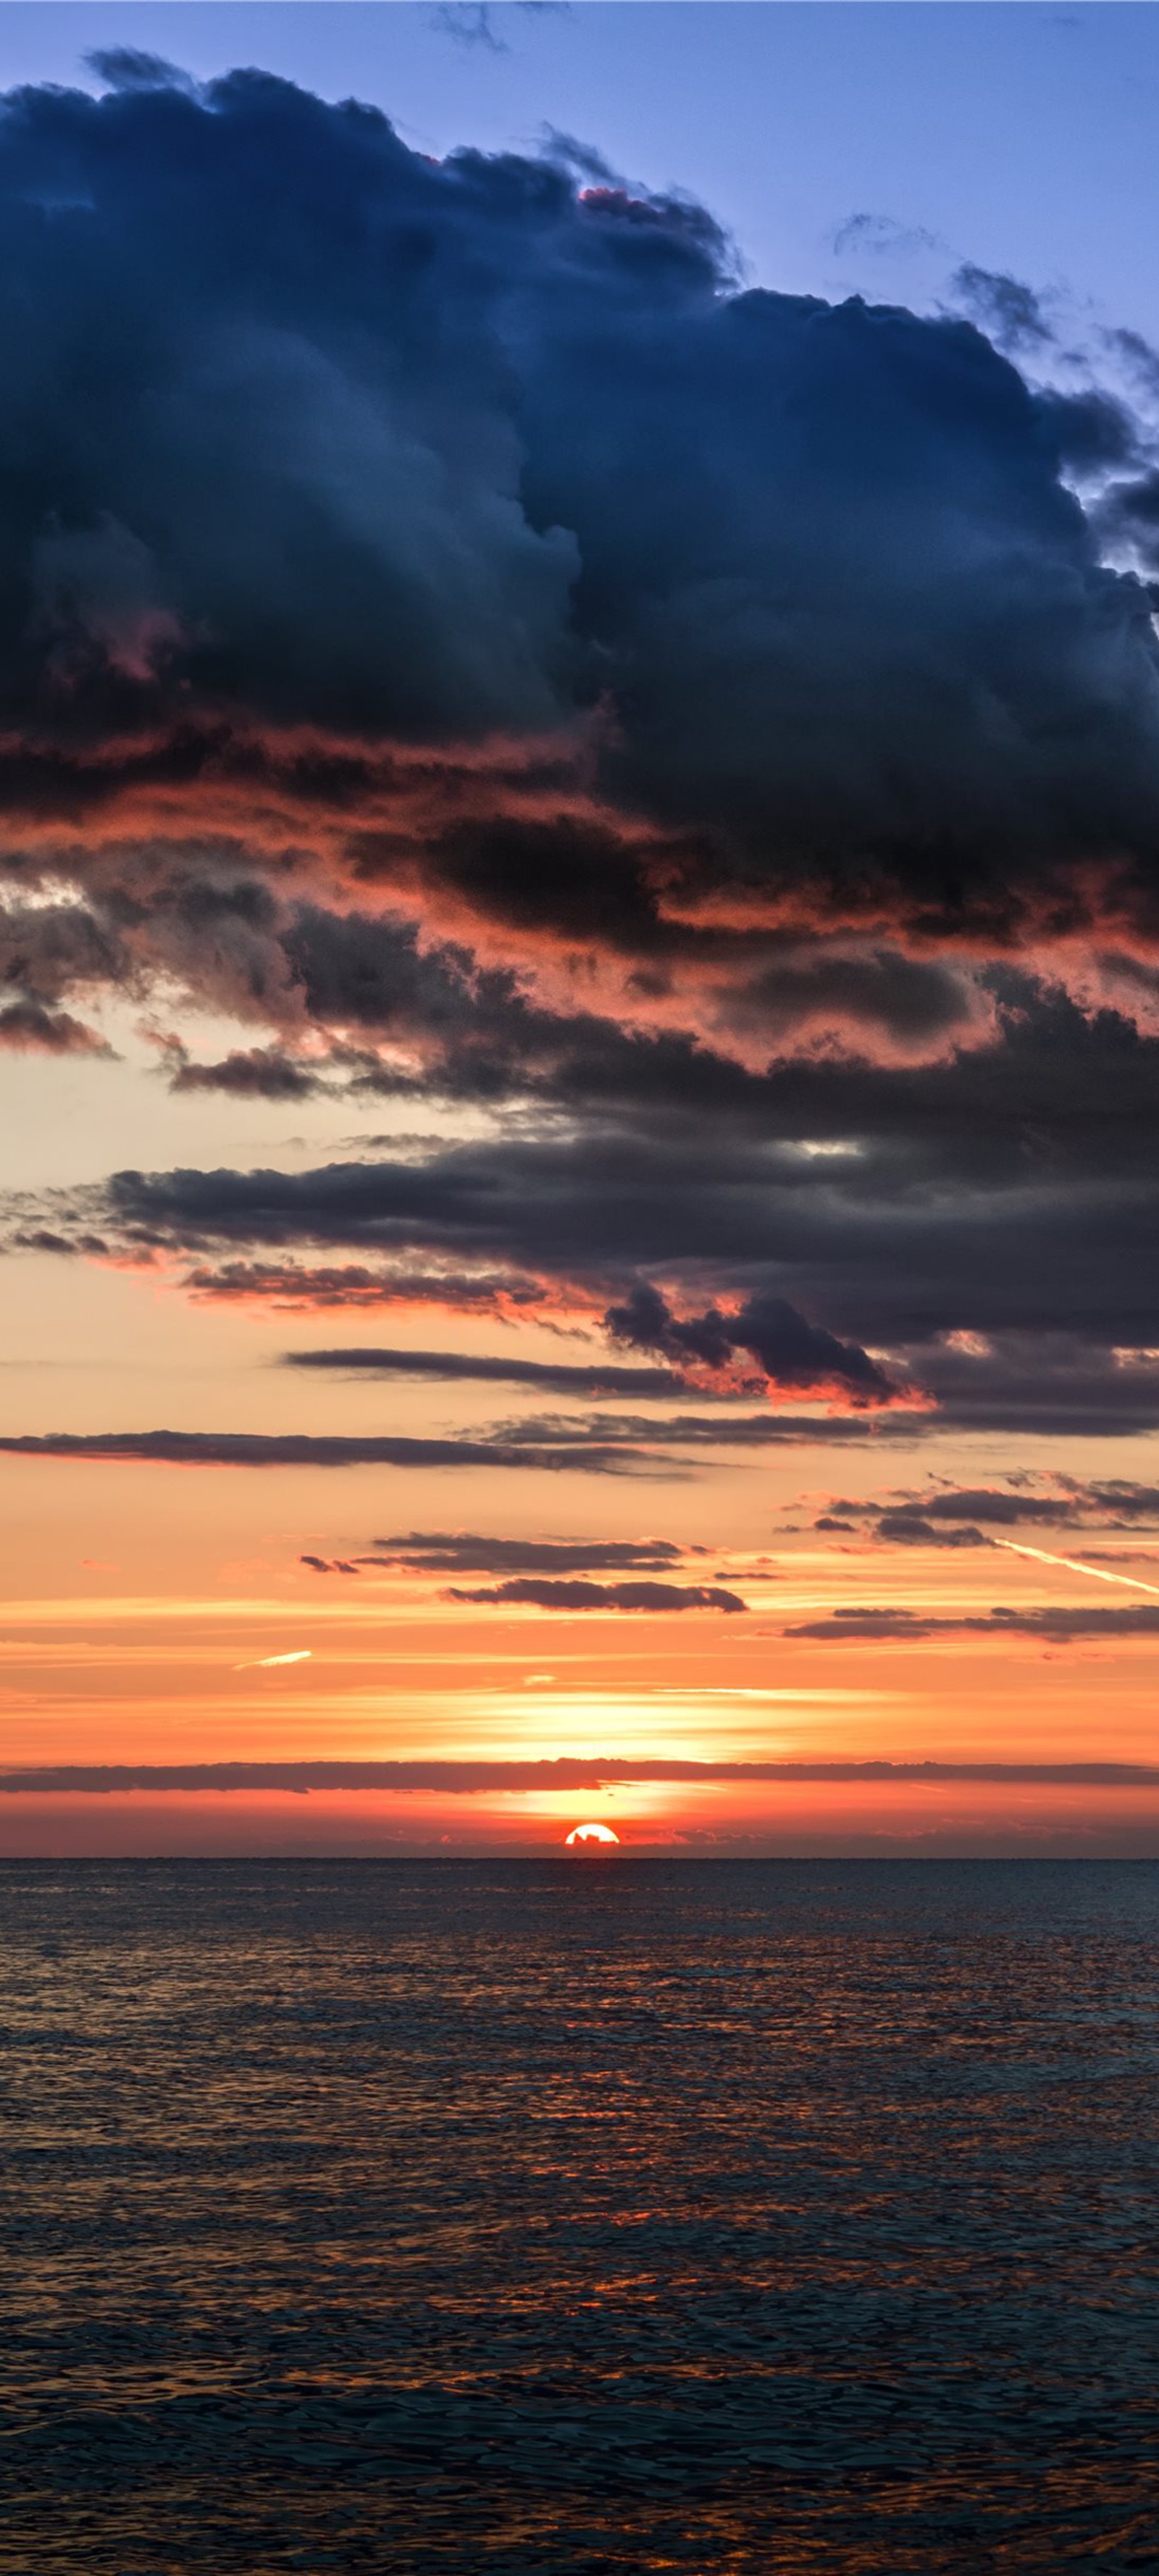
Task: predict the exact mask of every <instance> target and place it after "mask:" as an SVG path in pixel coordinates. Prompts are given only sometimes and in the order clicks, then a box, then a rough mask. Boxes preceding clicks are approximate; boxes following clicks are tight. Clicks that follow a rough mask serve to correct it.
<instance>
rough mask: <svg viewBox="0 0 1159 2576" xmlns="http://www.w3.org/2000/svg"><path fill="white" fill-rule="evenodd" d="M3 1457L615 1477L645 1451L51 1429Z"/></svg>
mask: <svg viewBox="0 0 1159 2576" xmlns="http://www.w3.org/2000/svg"><path fill="white" fill-rule="evenodd" d="M0 1454H5V1455H7V1456H10V1457H19V1458H60V1459H71V1460H75V1461H81V1462H84V1461H89V1462H91V1461H97V1460H101V1461H105V1462H110V1463H117V1462H128V1463H133V1464H137V1465H141V1466H170V1467H537V1468H545V1469H552V1468H568V1469H576V1470H578V1471H579V1472H580V1473H583V1472H585V1471H586V1472H589V1473H592V1474H596V1475H600V1474H604V1475H607V1474H615V1473H616V1471H617V1470H618V1469H619V1470H622V1469H624V1468H625V1467H628V1466H630V1465H631V1464H632V1462H633V1459H634V1458H635V1457H637V1456H639V1455H640V1454H641V1453H639V1452H638V1451H636V1450H635V1449H634V1447H633V1444H632V1443H631V1442H630V1441H628V1440H623V1441H614V1442H604V1443H600V1442H596V1441H592V1440H589V1439H587V1438H586V1436H585V1435H584V1434H583V1433H580V1434H579V1435H578V1436H577V1437H576V1438H575V1439H574V1440H573V1441H570V1442H569V1443H568V1444H567V1446H566V1447H558V1446H555V1445H553V1444H552V1442H551V1441H550V1440H538V1439H531V1440H529V1441H527V1442H526V1443H522V1444H521V1443H519V1442H517V1441H514V1440H502V1439H482V1440H421V1439H414V1440H412V1439H405V1438H401V1437H394V1436H391V1435H385V1436H383V1437H381V1438H362V1437H359V1436H356V1435H353V1434H352V1435H349V1436H348V1435H345V1434H342V1433H339V1432H317V1433H311V1432H290V1431H271V1432H260V1431H101V1432H97V1431H94V1432H74V1431H53V1432H44V1433H38V1434H28V1435H25V1436H22V1437H20V1438H13V1437H11V1436H6V1437H3V1438H0Z"/></svg>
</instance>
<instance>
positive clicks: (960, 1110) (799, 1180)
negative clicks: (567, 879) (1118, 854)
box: [10, 1005, 1159, 1433]
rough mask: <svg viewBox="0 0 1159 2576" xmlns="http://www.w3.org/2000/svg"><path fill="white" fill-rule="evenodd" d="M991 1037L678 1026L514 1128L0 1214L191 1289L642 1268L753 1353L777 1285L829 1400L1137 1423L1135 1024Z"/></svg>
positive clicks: (1048, 1015)
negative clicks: (932, 1038) (767, 1060)
mask: <svg viewBox="0 0 1159 2576" xmlns="http://www.w3.org/2000/svg"><path fill="white" fill-rule="evenodd" d="M1076 1023H1077V1027H1076ZM1019 1048H1021V1049H1022V1050H1023V1052H1022V1055H1021V1057H1019V1056H1018V1053H1017V1050H1018V1049H1019ZM1012 1050H1014V1062H1013V1065H1011V1064H1007V1066H1006V1068H1005V1081H1004V1079H1003V1076H1002V1074H1001V1072H1000V1070H999V1069H998V1068H997V1067H996V1065H995V1062H994V1060H993V1058H977V1057H971V1058H967V1059H963V1061H962V1063H961V1064H960V1065H959V1066H958V1067H956V1068H954V1069H953V1070H952V1071H950V1070H947V1071H946V1073H945V1075H944V1076H943V1075H942V1074H941V1073H939V1071H938V1070H937V1069H931V1068H926V1069H925V1071H924V1072H923V1074H922V1076H921V1079H920V1081H919V1080H918V1079H917V1077H915V1076H912V1075H911V1074H909V1073H908V1072H900V1073H898V1072H894V1073H892V1074H887V1073H885V1072H883V1071H878V1072H877V1073H874V1072H873V1071H872V1070H866V1071H865V1073H864V1074H863V1075H860V1076H859V1077H858V1079H857V1083H856V1086H855V1087H853V1088H851V1086H850V1083H849V1081H848V1079H847V1078H846V1077H843V1076H842V1073H841V1069H840V1068H837V1067H834V1066H829V1067H818V1066H813V1067H804V1066H797V1067H792V1068H788V1069H786V1073H785V1076H784V1079H783V1080H778V1081H775V1082H761V1083H752V1084H746V1083H745V1081H744V1079H743V1078H738V1079H734V1072H735V1069H731V1068H728V1067H718V1068H716V1071H715V1072H714V1070H713V1068H712V1067H711V1066H708V1067H707V1068H704V1067H701V1068H700V1069H698V1071H697V1072H696V1074H695V1078H692V1077H691V1076H690V1077H689V1079H688V1081H687V1083H686V1082H685V1080H684V1076H685V1073H686V1071H687V1064H686V1060H685V1059H684V1058H683V1057H682V1055H681V1053H680V1051H679V1050H674V1049H672V1048H670V1047H668V1046H666V1045H661V1046H658V1047H657V1048H656V1049H655V1051H654V1053H653V1050H652V1048H651V1047H650V1046H644V1047H642V1048H640V1049H637V1050H628V1058H629V1061H628V1063H627V1064H620V1063H617V1062H616V1060H615V1058H614V1057H613V1062H612V1066H611V1068H610V1073H611V1077H612V1081H611V1096H610V1098H609V1100H608V1102H607V1105H606V1107H601V1106H598V1105H597V1102H596V1098H595V1081H594V1076H592V1074H591V1067H590V1065H589V1077H590V1079H589V1089H588V1093H587V1102H588V1105H587V1109H586V1114H585V1115H584V1116H583V1117H582V1118H575V1117H573V1119H572V1120H571V1121H570V1122H568V1123H567V1124H561V1125H560V1126H559V1127H558V1128H555V1129H553V1127H552V1125H551V1122H550V1121H547V1122H546V1123H545V1125H544V1128H543V1131H542V1132H541V1133H536V1132H533V1131H531V1130H529V1129H528V1128H527V1127H526V1126H521V1125H520V1124H518V1123H514V1124H511V1125H509V1126H507V1127H505V1129H504V1130H503V1131H502V1132H499V1133H496V1134H491V1135H486V1136H483V1137H481V1138H478V1139H476V1140H474V1141H472V1142H471V1143H469V1144H457V1145H449V1146H447V1145H438V1144H435V1145H433V1146H432V1147H431V1148H430V1150H429V1152H428V1153H427V1154H426V1156H425V1157H424V1158H422V1159H416V1157H415V1156H414V1155H413V1154H409V1155H408V1156H407V1158H406V1159H405V1160H401V1159H399V1158H398V1157H397V1156H395V1157H394V1158H393V1159H390V1158H384V1159H382V1160H379V1161H372V1160H365V1161H359V1162H347V1163H345V1164H329V1165H325V1166H322V1167H321V1168H319V1169H317V1170H314V1171H305V1172H296V1173H286V1172H272V1171H267V1172H261V1171H259V1172H241V1171H229V1170H223V1171H217V1172H198V1171H191V1170H185V1171H183V1170H174V1171H169V1172H154V1173H140V1172H131V1171H130V1172H122V1173H118V1174H115V1175H114V1176H113V1177H112V1179H111V1180H110V1181H109V1182H108V1183H107V1184H106V1185H104V1186H103V1187H101V1188H100V1189H96V1190H91V1191H81V1192H79V1193H74V1194H73V1195H72V1196H71V1197H63V1198H62V1197H56V1196H53V1197H51V1198H49V1197H43V1198H41V1199H39V1200H37V1201H36V1202H35V1203H33V1202H32V1201H27V1202H22V1203H21V1204H20V1205H19V1206H15V1205H14V1206H13V1207H12V1208H11V1211H10V1215H11V1220H12V1223H13V1226H14V1229H15V1232H16V1234H17V1235H19V1236H22V1237H24V1238H27V1237H28V1236H29V1234H30V1233H32V1234H35V1233H37V1232H39V1233H41V1234H44V1233H48V1234H51V1235H54V1236H56V1237H58V1238H59V1239H60V1240H61V1241H62V1242H66V1241H68V1240H69V1239H70V1238H72V1237H73V1235H74V1234H83V1235H84V1236H86V1237H88V1238H90V1239H91V1238H92V1237H94V1236H99V1237H100V1238H101V1239H102V1240H105V1241H107V1242H110V1243H114V1242H115V1243H117V1244H118V1245H119V1247H120V1250H121V1252H122V1256H123V1257H134V1256H135V1257H141V1258H143V1257H147V1256H148V1255H149V1254H150V1253H157V1252H163V1253H166V1254H169V1255H172V1256H173V1257H174V1258H176V1259H179V1260H182V1261H185V1262H187V1263H189V1265H190V1274H191V1278H192V1281H193V1284H194V1285H195V1287H196V1288H197V1289H198V1291H199V1293H203V1294H205V1295H209V1296H213V1295H217V1296H230V1295H233V1296H239V1297H244V1296H254V1297H260V1296H262V1295H267V1296H269V1297H270V1298H277V1299H280V1300H282V1301H284V1302H285V1303H287V1304H291V1303H295V1302H299V1303H301V1304H303V1305H306V1304H309V1303H310V1302H311V1300H312V1296H316V1298H317V1301H318V1302H319V1303H326V1302H332V1303H334V1304H335V1305H336V1306H340V1305H342V1304H344V1303H349V1304H351V1305H353V1306H357V1305H359V1304H363V1303H372V1302H379V1301H380V1300H381V1302H387V1301H388V1300H389V1299H390V1298H391V1297H393V1296H396V1295H398V1294H400V1293H401V1294H403V1295H405V1294H406V1293H407V1288H408V1283H410V1284H412V1285H413V1288H414V1294H415V1296H416V1297H422V1296H424V1295H426V1296H429V1298H430V1299H431V1300H432V1301H435V1300H438V1299H440V1298H441V1299H442V1300H443V1302H446V1303H448V1304H452V1303H460V1304H461V1305H462V1306H463V1308H464V1310H468V1309H470V1308H474V1309H475V1310H477V1311H487V1310H488V1309H490V1310H491V1311H496V1312H501V1311H504V1307H505V1305H506V1307H507V1309H508V1311H511V1310H515V1309H521V1308H526V1309H527V1310H528V1311H534V1310H535V1307H536V1304H537V1302H538V1303H542V1302H543V1301H544V1300H545V1299H546V1300H549V1301H550V1299H551V1298H552V1297H555V1298H559V1299H563V1300H564V1301H565V1302H566V1298H567V1296H568V1295H569V1294H571V1293H572V1292H574V1293H575V1294H576V1295H578V1296H579V1299H580V1303H581V1305H582V1306H583V1307H584V1308H585V1310H586V1311H587V1312H588V1313H589V1314H592V1315H593V1317H594V1315H595V1314H597V1313H599V1312H600V1311H602V1310H606V1308H607V1306H608V1305H609V1304H611V1305H613V1306H614V1307H616V1308H617V1309H621V1310H624V1311H625V1312H626V1313H629V1314H631V1313H634V1312H635V1311H636V1310H635V1309H634V1308H633V1307H632V1305H631V1300H632V1299H633V1297H642V1298H644V1299H645V1302H648V1301H649V1300H650V1299H653V1298H654V1297H657V1296H658V1297H659V1300H660V1305H659V1307H658V1308H657V1307H656V1306H655V1305H652V1306H651V1307H650V1311H651V1312H652V1313H653V1315H654V1317H655V1319H656V1320H655V1322H654V1325H653V1327H650V1329H654V1330H655V1331H657V1332H663V1331H665V1330H667V1329H668V1327H667V1326H666V1325H665V1323H664V1317H665V1316H669V1317H674V1318H676V1319H679V1318H680V1317H681V1315H682V1314H683V1315H684V1316H685V1317H688V1318H691V1319H692V1321H693V1322H695V1320H696V1319H697V1318H702V1317H706V1316H707V1317H711V1316H712V1315H713V1314H715V1315H717V1316H719V1317H723V1318H724V1322H723V1324H722V1326H721V1327H720V1331H719V1332H718V1334H717V1338H716V1342H715V1345H714V1347H715V1348H716V1349H717V1352H718V1355H719V1348H720V1338H721V1334H723V1335H725V1336H727V1335H728V1334H729V1333H733V1332H735V1333H737V1337H738V1340H739V1328H738V1326H737V1324H736V1320H735V1319H736V1317H737V1316H738V1315H740V1314H741V1313H742V1312H743V1313H744V1314H745V1315H746V1316H747V1319H748V1321H747V1326H746V1328H745V1329H750V1340H749V1342H748V1344H747V1345H746V1350H747V1357H748V1358H751V1359H752V1360H753V1362H754V1365H761V1364H762V1363H761V1352H762V1351H763V1352H764V1357H765V1359H766V1360H767V1361H769V1362H771V1363H772V1365H773V1366H774V1367H776V1368H777V1370H778V1372H779V1371H780V1370H781V1369H782V1368H784V1367H786V1366H789V1367H790V1368H792V1369H793V1370H796V1369H797V1368H798V1367H799V1366H800V1363H801V1353H800V1350H798V1355H797V1358H796V1359H794V1357H793V1354H792V1353H791V1352H788V1351H787V1348H786V1345H785V1339H784V1332H783V1331H782V1330H781V1329H780V1328H781V1327H782V1326H783V1325H784V1315H785V1309H787V1308H792V1309H795V1310H796V1313H797V1314H798V1316H800V1315H805V1316H807V1317H808V1319H809V1321H808V1326H807V1327H806V1328H803V1329H804V1330H805V1332H806V1338H807V1335H808V1334H809V1333H812V1334H815V1335H817V1336H819V1337H822V1336H826V1335H828V1336H831V1337H832V1344H833V1347H832V1348H830V1347H829V1346H828V1345H827V1344H826V1343H825V1342H824V1341H823V1340H822V1339H818V1340H817V1341H815V1342H813V1343H811V1344H809V1346H808V1349H807V1350H806V1351H805V1354H804V1356H805V1358H806V1360H807V1361H808V1365H809V1366H810V1367H812V1366H814V1365H819V1364H820V1363H821V1362H822V1361H823V1362H825V1363H826V1373H827V1375H828V1377H829V1379H830V1382H831V1383H833V1384H834V1385H837V1386H840V1387H841V1388H843V1389H844V1392H845V1400H846V1401H849V1400H852V1399H853V1398H854V1397H856V1395H858V1394H859V1393H861V1392H867V1393H868V1392H870V1391H871V1390H872V1389H873V1388H874V1386H875V1383H876V1381H875V1379H874V1377H873V1376H872V1375H870V1374H867V1372H876V1373H877V1378H878V1379H879V1380H880V1381H881V1382H882V1383H884V1382H886V1381H889V1382H890V1383H891V1384H893V1385H895V1386H897V1387H908V1388H910V1389H911V1390H913V1391H914V1392H915V1393H920V1392H922V1391H924V1392H925V1393H927V1394H928V1395H929V1396H931V1397H932V1398H933V1399H935V1400H936V1403H937V1406H938V1408H939V1410H940V1413H941V1415H942V1417H943V1418H944V1419H945V1420H948V1421H951V1422H955V1423H960V1424H961V1425H962V1426H963V1427H969V1428H976V1429H978V1430H997V1431H1001V1430H1007V1431H1010V1432H1019V1433H1023V1432H1027V1433H1030V1432H1036V1431H1040V1430H1041V1431H1043V1432H1046V1433H1052V1432H1060V1433H1062V1432H1067V1431H1070V1432H1076V1433H1077V1432H1083V1433H1085V1432H1091V1433H1101V1432H1108V1433H1113V1432H1117V1431H1122V1432H1127V1431H1131V1430H1133V1429H1141V1428H1145V1427H1148V1426H1150V1425H1153V1424H1155V1423H1156V1422H1159V1364H1157V1363H1156V1362H1155V1360H1154V1358H1153V1357H1151V1356H1148V1354H1150V1353H1151V1352H1152V1351H1153V1347H1154V1334H1155V1325H1154V1305H1153V1299H1152V1295H1151V1290H1150V1286H1149V1281H1150V1274H1151V1262H1152V1251H1153V1236H1154V1220H1153V1210H1154V1204H1155V1190H1156V1187H1157V1186H1159V1170H1157V1168H1156V1166H1157V1160H1159V1157H1157V1152H1156V1147H1155V1143H1154V1138H1155V1135H1156V1133H1157V1132H1159V1128H1157V1124H1156V1115H1157V1113H1159V1079H1157V1059H1159V1049H1157V1048H1155V1047H1154V1046H1153V1045H1152V1044H1150V1043H1148V1042H1144V1041H1142V1040H1139V1039H1138V1038H1137V1037H1136V1036H1135V1035H1134V1034H1133V1033H1132V1032H1130V1031H1129V1030H1127V1029H1126V1028H1125V1027H1124V1024H1123V1023H1122V1022H1119V1021H1115V1020H1113V1019H1112V1018H1111V1017H1110V1015H1107V1014H1104V1015H1103V1016H1102V1018H1101V1020H1100V1022H1099V1024H1098V1025H1097V1026H1096V1027H1095V1028H1093V1029H1091V1028H1087V1027H1086V1024H1085V1023H1082V1021H1081V1017H1080V1015H1079V1014H1078V1013H1077V1012H1075V1011H1074V1010H1073V1008H1072V1007H1071V1006H1069V1005H1068V1006H1060V1010H1059V1013H1058V1014H1057V1017H1056V1015H1055V1014H1053V1013H1052V1011H1051V1010H1050V1009H1049V1008H1048V1009H1044V1010H1043V1011H1042V1012H1041V1013H1040V1014H1039V1019H1038V1024H1037V1026H1036V1028H1035V1029H1034V1030H1033V1031H1032V1032H1031V1033H1029V1034H1028V1033H1026V1032H1023V1033H1022V1035H1021V1036H1016V1037H1015V1038H1014V1039H1012ZM718 1075H719V1081H718V1078H717V1077H718ZM633 1085H635V1087H636V1091H637V1098H636V1100H635V1102H633V1101H632V1099H631V1098H629V1097H628V1096H627V1095H628V1094H629V1093H630V1092H631V1090H632V1087H633ZM802 1138H803V1139H805V1140H806V1143H805V1145H802V1143H801V1142H799V1141H798V1140H800V1139H802ZM343 1256H345V1258H343ZM456 1281H457V1282H458V1283H459V1285H458V1287H456V1285H455V1282H456ZM311 1283H313V1286H312V1285H311ZM424 1283H426V1284H425V1285H424ZM706 1291H707V1292H708V1293H707V1296H706V1293H705V1292H706ZM763 1327H767V1329H768V1335H769V1338H768V1341H767V1343H766V1341H765V1340H764V1338H763V1329H762V1328H763ZM857 1353H860V1354H862V1357H861V1359H860V1360H859V1359H858V1358H857V1356H856V1354H857ZM875 1353H876V1356H875V1355H874V1354H875ZM1123 1354H1127V1356H1126V1357H1124V1356H1123ZM664 1355H665V1356H666V1357H667V1358H668V1359H669V1361H671V1359H672V1356H673V1354H672V1351H671V1349H669V1350H667V1351H666V1352H665V1354H664ZM681 1356H682V1358H683V1359H684V1361H685V1364H690V1363H689V1359H688V1353H687V1352H684V1353H683V1354H682V1355H681ZM743 1364H744V1360H743V1357H742V1365H743ZM780 1382H782V1383H785V1384H789V1385H791V1384H792V1383H794V1382H797V1383H800V1382H801V1380H800V1378H799V1377H796V1378H795V1379H794V1376H793V1375H791V1374H790V1375H786V1376H785V1377H784V1378H783V1379H782V1380H781V1381H780Z"/></svg>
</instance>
